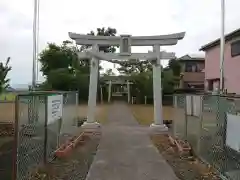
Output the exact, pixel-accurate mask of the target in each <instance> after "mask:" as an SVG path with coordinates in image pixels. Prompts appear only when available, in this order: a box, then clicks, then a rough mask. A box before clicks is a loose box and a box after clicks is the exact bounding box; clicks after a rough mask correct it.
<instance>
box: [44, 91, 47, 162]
mask: <svg viewBox="0 0 240 180" xmlns="http://www.w3.org/2000/svg"><path fill="white" fill-rule="evenodd" d="M44 101H45V122H44V146H43V147H44V152H43V162H44V164H46V163H47V143H48V129H47V128H48V127H47V126H48V125H47V124H48V95H46V96H45V97H44Z"/></svg>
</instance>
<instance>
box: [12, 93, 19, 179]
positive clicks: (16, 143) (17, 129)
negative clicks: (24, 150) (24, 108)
mask: <svg viewBox="0 0 240 180" xmlns="http://www.w3.org/2000/svg"><path fill="white" fill-rule="evenodd" d="M18 126H19V95H17V96H16V99H15V128H14V149H13V153H14V154H13V161H12V163H13V171H12V173H13V174H12V179H13V180H17V174H18V163H17V162H18V131H19V127H18Z"/></svg>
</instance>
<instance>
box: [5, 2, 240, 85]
mask: <svg viewBox="0 0 240 180" xmlns="http://www.w3.org/2000/svg"><path fill="white" fill-rule="evenodd" d="M239 6H240V1H238V0H231V1H226V32H230V31H233V30H235V29H237V28H239V27H240V21H238V19H239V18H240V14H239V13H238V11H239V10H238V7H239ZM0 17H1V19H0V27H1V28H0V52H1V53H0V60H5V59H6V58H7V57H8V56H11V57H12V61H11V65H12V67H13V70H12V71H11V73H10V78H11V79H12V81H11V83H12V84H16V83H17V84H23V83H29V82H31V74H32V72H31V67H32V19H33V1H19V0H10V1H9V0H1V1H0ZM102 26H106V27H107V26H110V27H114V28H116V29H117V30H118V33H120V34H132V35H159V34H168V33H175V32H180V31H186V37H185V38H184V40H182V41H180V42H179V43H178V44H177V45H176V46H174V47H163V49H166V50H168V51H174V52H176V53H177V55H178V56H181V55H184V54H187V53H196V52H198V50H199V48H200V47H201V46H202V45H204V44H206V43H208V42H210V41H212V40H214V39H216V38H218V37H219V36H220V1H219V0H211V1H209V0H201V1H193V0H181V1H179V0H168V1H166V0H148V1H147V2H146V1H136V0H131V1H129V0H122V1H119V2H113V1H110V0H106V1H98V0H93V1H79V0H51V1H49V0H40V28H39V30H40V34H39V38H40V41H39V50H40V51H41V50H42V49H43V48H44V47H45V46H46V44H47V42H56V43H60V42H61V41H63V40H65V39H68V32H69V31H71V32H79V33H87V32H89V31H90V30H94V29H96V28H97V27H102ZM150 49H151V48H133V50H134V51H135V52H136V51H138V52H139V51H142V52H147V51H148V50H150ZM105 66H106V68H108V67H112V66H111V65H109V64H106V63H105Z"/></svg>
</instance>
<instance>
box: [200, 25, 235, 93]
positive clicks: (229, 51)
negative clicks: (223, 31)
mask: <svg viewBox="0 0 240 180" xmlns="http://www.w3.org/2000/svg"><path fill="white" fill-rule="evenodd" d="M225 41H226V42H225V55H224V59H225V60H224V65H223V67H224V78H223V81H224V89H225V90H226V91H227V92H228V93H236V94H240V83H239V80H240V70H239V69H240V29H237V30H235V31H233V32H231V33H229V34H227V35H226V36H225ZM200 50H201V51H205V59H206V62H205V63H206V64H205V90H207V91H213V90H215V89H219V86H220V39H217V40H215V41H213V42H210V43H208V44H206V45H204V46H202V47H201V49H200Z"/></svg>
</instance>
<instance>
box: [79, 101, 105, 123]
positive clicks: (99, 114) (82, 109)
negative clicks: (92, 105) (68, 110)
mask: <svg viewBox="0 0 240 180" xmlns="http://www.w3.org/2000/svg"><path fill="white" fill-rule="evenodd" d="M108 107H109V105H108V104H98V105H97V107H96V111H95V117H96V120H97V121H98V122H99V123H101V124H104V123H106V122H107V118H108V117H107V116H108ZM87 110H88V106H87V105H80V106H79V110H78V116H79V117H87Z"/></svg>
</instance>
